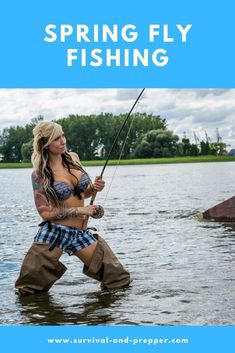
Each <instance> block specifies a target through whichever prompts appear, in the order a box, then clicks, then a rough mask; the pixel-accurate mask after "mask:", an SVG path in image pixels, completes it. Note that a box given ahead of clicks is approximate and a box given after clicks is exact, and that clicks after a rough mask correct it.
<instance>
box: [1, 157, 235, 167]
mask: <svg viewBox="0 0 235 353" xmlns="http://www.w3.org/2000/svg"><path fill="white" fill-rule="evenodd" d="M211 162H235V156H198V157H172V158H143V159H125V160H120V161H118V160H110V161H109V163H108V165H110V166H111V165H117V164H119V165H145V164H178V163H211ZM104 163H105V161H104V160H93V161H82V164H83V165H84V166H85V167H90V166H103V165H104ZM11 168H12V169H13V168H32V164H31V163H24V162H22V163H2V162H0V169H11Z"/></svg>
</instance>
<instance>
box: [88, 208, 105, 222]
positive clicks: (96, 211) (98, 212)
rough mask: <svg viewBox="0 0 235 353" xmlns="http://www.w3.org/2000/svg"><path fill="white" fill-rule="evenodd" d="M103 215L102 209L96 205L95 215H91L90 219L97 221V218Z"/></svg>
mask: <svg viewBox="0 0 235 353" xmlns="http://www.w3.org/2000/svg"><path fill="white" fill-rule="evenodd" d="M103 215H104V209H103V207H102V206H100V205H97V206H95V213H93V215H92V216H91V217H92V218H95V219H98V218H102V217H103Z"/></svg>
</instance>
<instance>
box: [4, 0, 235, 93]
mask: <svg viewBox="0 0 235 353" xmlns="http://www.w3.org/2000/svg"><path fill="white" fill-rule="evenodd" d="M234 12H235V5H234V2H233V1H232V0H223V1H211V0H210V1H205V0H197V1H186V0H178V1H175V0H165V1H158V0H146V1H144V2H138V1H136V0H129V1H123V0H119V1H118V2H110V1H107V0H103V1H94V0H89V1H79V0H67V1H58V0H57V1H55V0H51V1H45V0H41V1H37V2H35V1H29V0H21V1H16V0H15V1H13V0H9V1H5V2H2V4H1V10H0V35H1V56H0V77H1V79H0V87H1V88H76V87H77V88H126V87H127V88H137V87H138V88H139V87H148V88H212V87H213V88H225V87H226V88H234V87H235V73H234V68H233V66H234V62H235V47H234V32H235V30H234V25H233V23H234Z"/></svg>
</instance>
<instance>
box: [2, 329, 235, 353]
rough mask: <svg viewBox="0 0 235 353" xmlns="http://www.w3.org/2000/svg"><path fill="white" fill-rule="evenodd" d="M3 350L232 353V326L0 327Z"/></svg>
mask: <svg viewBox="0 0 235 353" xmlns="http://www.w3.org/2000/svg"><path fill="white" fill-rule="evenodd" d="M0 333H1V351H2V352H12V353H13V352H24V353H32V352H34V353H41V352H56V353H68V352H71V353H72V352H86V353H93V352H94V353H96V352H103V353H109V352H113V353H115V352H128V353H139V352H140V353H142V352H149V353H151V352H154V353H155V352H158V353H171V352H174V353H189V352H190V353H198V352H200V353H221V352H224V353H230V352H231V353H232V352H234V342H233V337H234V334H235V329H234V327H213V326H211V327H208V326H207V327H200V326H198V327H192V326H189V327H183V326H179V327H153V326H149V327H141V326H139V327H131V326H127V327H114V326H99V327H84V326H82V327H80V326H72V327H69V326H67V327H56V326H50V327H45V326H42V327H30V326H28V327H23V326H21V327H20V326H19V327H1V328H0Z"/></svg>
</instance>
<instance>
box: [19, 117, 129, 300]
mask: <svg viewBox="0 0 235 353" xmlns="http://www.w3.org/2000/svg"><path fill="white" fill-rule="evenodd" d="M33 134H34V151H33V155H32V163H33V168H34V170H33V173H32V184H33V190H34V199H35V205H36V208H37V210H38V212H39V214H40V216H41V217H42V219H43V221H42V223H40V225H39V226H40V229H39V231H38V233H37V234H36V236H35V238H34V242H33V244H32V246H31V248H30V249H29V251H28V253H27V254H26V257H25V259H24V261H23V264H22V267H21V271H20V276H19V278H18V279H17V281H16V288H17V289H18V293H19V294H20V295H27V294H34V293H37V292H40V291H47V290H48V289H49V288H50V287H51V286H52V285H53V283H54V282H55V281H56V280H57V279H59V278H60V277H61V276H62V275H63V273H64V272H65V271H66V267H65V266H64V265H63V264H62V263H61V262H60V261H59V258H60V256H61V255H62V253H63V251H64V252H66V253H68V254H69V255H75V256H77V257H78V258H79V259H80V260H81V261H82V262H83V263H84V267H83V272H84V273H85V274H86V275H87V276H90V277H92V278H95V279H97V280H99V281H101V285H102V287H103V288H107V289H113V288H119V287H123V286H126V285H128V284H129V283H130V275H129V272H128V271H126V270H125V269H124V267H123V266H122V265H121V263H120V262H119V261H118V259H117V258H116V256H115V255H114V253H113V252H112V250H111V249H110V247H109V246H108V244H107V243H106V242H105V241H104V239H102V238H101V237H100V236H99V235H98V234H92V232H91V231H90V230H89V229H87V226H86V225H87V219H88V217H89V216H91V217H94V218H98V217H99V215H101V216H102V213H103V212H102V207H101V206H96V205H89V206H84V199H85V198H88V197H90V196H91V195H92V193H93V192H100V191H102V190H103V188H104V185H105V183H104V181H103V180H102V179H101V178H100V177H96V178H95V182H94V185H93V184H92V182H91V180H90V178H89V176H88V174H87V173H86V172H85V170H84V169H83V168H82V166H81V164H80V161H79V158H78V155H77V154H76V153H73V152H67V149H66V138H65V135H64V133H63V130H62V127H61V126H60V125H59V124H57V123H54V122H40V123H39V124H38V125H37V126H36V127H35V129H34V130H33Z"/></svg>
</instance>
